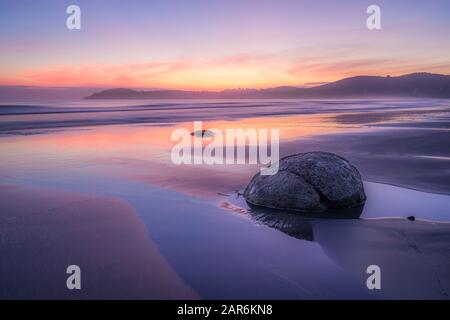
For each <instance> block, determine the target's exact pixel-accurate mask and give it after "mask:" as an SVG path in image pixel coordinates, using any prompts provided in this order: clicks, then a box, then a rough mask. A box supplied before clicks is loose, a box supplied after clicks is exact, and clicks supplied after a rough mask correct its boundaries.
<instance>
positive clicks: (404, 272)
mask: <svg viewBox="0 0 450 320" xmlns="http://www.w3.org/2000/svg"><path fill="white" fill-rule="evenodd" d="M229 200H230V201H228V200H227V201H222V202H221V203H220V207H222V208H224V209H228V210H231V211H233V212H235V213H238V214H241V215H244V216H248V217H251V219H253V220H254V221H255V222H258V223H262V224H264V225H266V226H268V227H271V228H274V229H277V230H280V231H281V232H283V233H285V234H288V235H289V236H292V237H295V238H297V239H299V240H306V241H314V242H316V243H318V244H319V245H320V246H321V248H322V249H323V251H324V252H325V253H326V254H327V256H328V257H329V258H330V259H332V260H333V261H334V262H335V263H336V264H337V265H339V266H340V267H341V268H342V269H344V270H347V271H349V272H350V273H352V274H353V275H354V277H355V278H357V279H359V281H360V282H362V283H365V281H366V279H367V277H368V274H367V272H366V269H367V267H368V266H370V265H377V266H379V267H380V268H381V270H382V279H383V285H382V286H383V287H382V288H383V290H382V291H380V292H379V293H377V294H379V296H380V297H382V298H390V299H448V298H449V297H450V250H449V249H448V243H449V242H450V223H445V222H444V223H442V222H440V223H438V222H428V221H417V220H416V221H410V220H408V219H400V218H378V219H358V217H359V215H360V214H361V212H362V208H358V209H357V210H356V211H354V212H352V213H351V215H352V218H351V219H342V218H339V215H336V214H332V215H331V216H328V218H324V215H321V216H320V217H318V216H316V217H313V216H312V215H309V216H308V215H302V214H298V213H288V212H282V211H279V210H271V209H267V208H261V207H255V206H245V204H244V203H245V201H243V200H242V199H240V196H239V194H234V195H232V196H230V197H229ZM341 216H342V215H341ZM346 217H347V218H349V217H350V215H347V216H346Z"/></svg>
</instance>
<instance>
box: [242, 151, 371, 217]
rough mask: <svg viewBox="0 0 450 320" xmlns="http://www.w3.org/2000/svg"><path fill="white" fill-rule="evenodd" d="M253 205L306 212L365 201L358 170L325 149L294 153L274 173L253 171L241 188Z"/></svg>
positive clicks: (358, 203)
mask: <svg viewBox="0 0 450 320" xmlns="http://www.w3.org/2000/svg"><path fill="white" fill-rule="evenodd" d="M244 198H245V200H246V201H247V202H248V203H250V204H252V205H256V206H262V207H267V208H272V209H281V210H289V211H299V212H306V213H309V212H311V213H313V212H326V211H328V210H339V209H350V208H355V207H360V206H362V205H363V204H364V202H365V200H366V195H365V193H364V186H363V183H362V180H361V175H360V174H359V172H358V170H357V169H356V168H355V167H354V166H353V165H352V164H350V162H349V161H347V160H346V159H344V158H342V157H340V156H338V155H336V154H333V153H328V152H309V153H300V154H294V155H291V156H287V157H285V158H282V159H281V160H280V161H279V170H278V172H277V173H276V174H274V175H261V174H260V173H258V174H256V175H255V176H254V177H253V179H252V180H251V181H250V183H249V184H248V186H247V187H246V188H245V191H244Z"/></svg>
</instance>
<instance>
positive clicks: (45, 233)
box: [0, 185, 197, 299]
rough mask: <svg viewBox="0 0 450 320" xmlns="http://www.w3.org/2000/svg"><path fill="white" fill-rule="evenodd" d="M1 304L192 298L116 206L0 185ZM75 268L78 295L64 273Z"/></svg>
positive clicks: (126, 211)
mask: <svg viewBox="0 0 450 320" xmlns="http://www.w3.org/2000/svg"><path fill="white" fill-rule="evenodd" d="M0 190H1V192H0V203H1V205H0V206H1V207H0V212H1V213H2V214H1V217H0V219H1V220H0V221H1V223H0V248H1V257H2V258H1V259H0V283H1V286H0V298H1V299H192V298H196V297H197V295H196V294H195V292H194V291H193V290H192V289H190V288H189V286H187V285H186V284H185V283H184V282H183V281H182V280H181V279H180V278H179V277H178V276H177V274H176V273H175V272H174V271H173V270H172V269H171V267H170V265H169V264H168V263H167V261H166V260H165V259H164V257H162V256H161V254H160V253H159V251H158V248H157V246H156V245H155V244H154V243H153V241H152V240H151V239H150V238H149V236H148V233H147V230H146V228H145V226H144V225H143V224H142V222H141V221H140V220H139V218H138V216H137V215H136V212H135V210H134V209H133V208H132V207H131V206H130V205H129V204H127V203H126V202H124V201H123V200H119V199H116V198H107V197H98V196H94V195H88V194H80V193H73V192H70V193H69V192H63V191H55V190H43V189H36V188H30V187H19V186H13V185H2V186H0ZM73 264H75V265H78V266H79V267H80V268H81V290H68V289H67V287H66V279H67V277H68V276H69V275H68V274H66V269H67V267H68V266H69V265H73Z"/></svg>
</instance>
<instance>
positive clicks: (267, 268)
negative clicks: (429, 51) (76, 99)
mask: <svg viewBox="0 0 450 320" xmlns="http://www.w3.org/2000/svg"><path fill="white" fill-rule="evenodd" d="M193 104H195V103H193V102H189V103H185V104H182V105H181V106H180V105H179V104H178V105H170V104H169V105H164V106H162V105H156V106H146V107H143V108H142V110H140V109H139V108H140V107H136V108H137V109H139V110H134V111H131V112H129V111H127V110H126V109H124V108H122V107H120V106H117V108H118V110H114V111H111V110H109V109H106V110H103V109H102V110H100V111H101V112H97V111H96V112H89V113H84V112H83V110H82V108H81V107H80V108H81V109H80V110H78V111H77V110H72V111H70V110H69V111H70V112H69V111H67V110H66V111H67V112H65V113H64V114H60V113H61V112H60V110H59V109H56V111H55V110H53V109H52V110H50V111H49V110H47V109H46V108H43V110H44V111H45V110H46V111H45V112H40V114H39V115H36V114H35V111H30V110H32V109H33V108H28V107H27V108H22V109H23V110H25V111H26V112H25V113H23V114H20V112H23V111H20V110H19V111H17V110H16V109H14V108H13V109H14V110H15V111H14V110H13V111H14V112H18V113H19V114H15V115H11V114H7V115H4V116H2V117H1V119H0V131H1V134H2V137H1V138H0V147H1V150H2V154H1V156H0V167H1V168H2V170H1V172H0V179H1V182H2V186H1V187H0V190H1V192H0V212H1V214H0V219H1V223H0V241H1V242H0V248H1V250H2V251H1V252H2V259H1V261H0V277H1V282H2V283H5V284H7V285H6V286H4V287H2V288H0V297H1V298H63V299H66V298H67V299H71V298H83V299H84V298H86V299H87V298H127V299H130V298H150V299H153V298H156V299H159V298H205V299H223V298H225V299H258V298H262V299H282V298H285V299H347V298H356V299H391V298H398V299H406V298H414V299H416V298H417V299H448V298H449V286H450V285H449V271H448V270H450V268H449V263H448V262H449V261H450V259H449V255H450V245H449V244H450V239H449V236H448V235H449V234H450V228H449V224H448V223H445V221H450V214H449V212H448V208H450V206H449V205H448V203H449V199H450V198H449V197H448V196H446V195H448V194H449V193H450V191H449V186H450V180H449V177H450V175H449V172H450V161H449V159H450V153H449V152H448V148H447V146H448V145H450V140H449V139H450V136H449V135H448V130H449V126H448V124H449V121H448V119H449V118H450V117H449V114H450V108H449V106H448V102H447V101H438V102H436V101H435V100H429V101H428V100H420V101H393V102H392V101H335V102H333V101H326V102H313V103H309V102H308V103H304V102H302V104H300V106H299V105H298V103H297V102H293V101H289V102H278V103H275V104H273V103H271V102H267V101H266V102H264V104H261V103H259V102H252V103H250V102H245V103H244V102H233V103H231V102H220V103H214V104H201V105H198V106H194V107H193ZM430 105H431V106H430ZM83 108H84V107H83ZM102 108H103V107H102ZM411 108H416V109H414V110H411ZM375 109H376V110H378V111H376V110H375ZM380 110H383V111H382V112H381V111H380ZM26 113H27V114H26ZM384 113H386V115H385V116H384V115H383V114H384ZM199 117H200V118H199ZM192 119H196V120H198V119H203V120H205V121H206V122H205V124H206V126H205V127H206V128H208V126H212V127H218V128H226V127H227V126H230V125H233V126H236V127H240V126H243V127H244V128H247V127H253V126H254V127H256V128H258V127H266V126H272V127H280V128H281V129H282V130H281V133H282V134H281V138H282V141H281V155H282V156H283V155H287V154H291V153H297V152H307V151H313V150H323V151H329V152H336V153H338V154H340V155H342V156H344V157H346V158H348V159H349V160H350V161H351V162H352V163H354V164H355V165H356V166H357V167H358V169H359V170H360V171H361V173H362V176H363V179H364V180H365V181H372V182H380V183H385V184H391V185H397V186H400V187H399V188H397V187H392V186H387V185H383V184H377V183H374V184H370V183H369V184H366V188H367V192H368V195H369V200H368V202H367V204H366V208H365V211H364V212H363V215H362V216H361V219H359V220H354V221H349V220H346V221H341V220H339V221H336V220H316V219H314V220H312V221H308V222H307V223H306V224H305V223H304V221H300V222H295V223H294V229H295V230H293V228H292V226H288V228H287V229H286V223H285V222H279V223H278V224H274V223H273V221H271V222H270V223H269V221H267V219H266V220H264V221H263V220H261V219H255V217H254V216H253V215H252V214H251V213H250V212H249V208H248V207H247V206H246V205H245V204H244V203H232V202H231V203H229V204H228V205H223V201H224V199H228V198H229V195H230V194H233V192H234V191H235V190H241V189H242V188H243V187H244V186H245V185H246V184H247V182H248V181H249V180H250V178H251V177H252V175H253V174H254V173H255V172H257V171H258V168H257V167H255V166H228V167H227V166H211V167H205V166H174V165H172V164H171V163H170V157H169V152H170V148H171V146H172V145H173V143H172V142H170V140H169V137H170V133H171V132H172V130H173V129H174V128H176V127H177V126H186V125H189V122H185V121H191V120H192ZM116 123H121V124H126V125H108V126H107V125H105V124H116ZM129 123H133V125H130V124H129ZM73 126H80V127H78V128H74V127H73ZM29 129H32V130H29ZM401 187H406V188H410V189H415V190H420V191H423V192H419V191H411V190H409V189H406V188H401ZM430 192H433V193H439V194H440V195H438V194H432V193H430ZM408 215H415V216H416V218H419V220H416V221H414V222H412V221H408V220H406V219H405V218H406V216H408ZM374 217H376V218H377V219H372V218H374ZM393 217H401V218H400V219H398V218H396V219H393ZM368 218H370V219H368ZM296 219H297V218H296ZM420 219H429V220H439V221H440V222H439V223H437V222H429V221H422V220H420ZM275 221H276V220H275ZM309 233H310V234H309ZM75 260H76V261H75ZM69 264H79V265H80V266H81V268H82V270H83V271H82V272H83V285H82V286H83V290H81V291H80V292H74V291H68V290H67V289H66V287H65V281H66V278H67V275H66V274H65V268H66V267H67V265H69ZM368 264H377V265H380V266H381V267H382V272H383V275H384V276H383V280H382V288H383V289H382V290H381V291H380V292H373V291H369V290H368V289H367V288H366V286H365V281H366V278H367V274H366V273H365V267H366V266H367V265H368ZM85 270H86V271H85ZM91 270H92V273H91ZM36 274H39V276H38V277H37V276H36Z"/></svg>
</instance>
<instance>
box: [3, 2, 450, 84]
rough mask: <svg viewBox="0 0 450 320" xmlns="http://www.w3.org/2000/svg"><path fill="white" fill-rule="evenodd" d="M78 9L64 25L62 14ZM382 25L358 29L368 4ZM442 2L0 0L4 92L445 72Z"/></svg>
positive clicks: (446, 7) (446, 22)
mask: <svg viewBox="0 0 450 320" xmlns="http://www.w3.org/2000/svg"><path fill="white" fill-rule="evenodd" d="M72 4H76V5H78V6H79V7H80V8H81V30H68V29H67V27H66V19H67V18H68V16H69V15H68V14H67V13H66V8H67V7H68V6H69V5H72ZM371 4H376V5H378V6H379V7H380V8H381V30H369V29H368V28H367V27H366V19H367V17H368V14H367V13H366V9H367V7H368V6H369V5H371ZM449 52H450V1H448V0H433V1H423V0H421V1H417V0H396V1H392V0H388V1H380V0H370V1H365V0H347V1H338V0H334V1H332V0H327V1H326V0H323V1H322V0H311V1H306V0H305V1H302V0H239V1H237V0H227V1H223V0H221V1H219V0H178V1H176V0H163V1H159V0H154V1H152V0H147V1H144V0H127V1H116V0H105V1H96V0H89V1H84V0H71V1H65V0H53V1H51V0H40V1H32V0H1V1H0V71H1V72H0V85H21V86H22V85H23V86H64V87H105V88H111V87H130V88H169V89H188V90H222V89H233V88H267V87H276V86H285V85H287V86H314V85H317V84H321V83H325V82H331V81H335V80H339V79H341V78H345V77H349V76H355V75H382V76H384V75H392V76H395V75H401V74H406V73H411V72H433V73H443V74H450V54H449Z"/></svg>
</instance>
